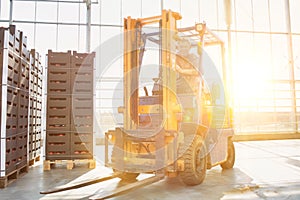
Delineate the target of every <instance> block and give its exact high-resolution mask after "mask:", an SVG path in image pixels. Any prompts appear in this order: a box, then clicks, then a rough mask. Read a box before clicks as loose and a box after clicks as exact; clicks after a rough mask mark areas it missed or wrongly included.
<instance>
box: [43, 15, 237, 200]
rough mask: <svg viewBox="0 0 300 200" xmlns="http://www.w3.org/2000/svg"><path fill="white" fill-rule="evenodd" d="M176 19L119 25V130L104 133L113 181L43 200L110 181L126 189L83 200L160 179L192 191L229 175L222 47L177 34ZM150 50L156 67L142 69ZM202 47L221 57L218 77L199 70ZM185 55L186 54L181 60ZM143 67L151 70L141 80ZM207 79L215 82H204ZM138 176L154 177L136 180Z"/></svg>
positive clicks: (215, 40) (202, 32)
mask: <svg viewBox="0 0 300 200" xmlns="http://www.w3.org/2000/svg"><path fill="white" fill-rule="evenodd" d="M180 19H181V16H180V14H179V13H177V12H173V11H171V10H163V11H162V14H161V15H159V16H153V17H149V18H139V19H133V18H131V17H127V18H125V19H124V55H123V56H124V57H123V61H124V69H123V72H124V78H123V84H124V99H123V100H124V104H123V106H122V107H119V108H118V113H120V114H122V115H123V126H122V127H117V128H115V129H114V130H109V131H107V132H106V133H105V166H107V167H111V168H112V169H113V172H114V173H113V174H112V175H110V176H108V177H103V178H100V179H95V180H88V181H86V182H83V183H81V184H77V185H73V186H68V187H58V188H54V189H53V190H49V191H44V192H41V193H42V194H49V193H54V192H59V191H64V190H69V189H75V188H78V187H82V186H86V185H90V184H94V183H97V182H101V181H105V180H109V179H113V178H117V177H118V178H120V179H122V180H124V181H129V184H127V185H125V186H123V187H120V188H117V189H116V190H115V191H112V193H110V194H105V195H102V194H100V195H96V196H93V197H91V198H90V199H104V198H110V197H113V196H117V195H119V194H122V193H123V192H126V191H129V190H131V189H133V188H137V187H142V186H145V185H148V184H151V183H154V182H157V181H160V180H162V179H164V178H165V177H177V176H178V177H179V178H180V180H181V181H182V182H183V183H185V184H186V185H198V184H201V183H202V182H203V181H204V179H205V176H206V170H207V169H210V168H212V167H214V166H217V165H220V166H221V167H222V168H223V169H230V168H232V167H233V165H234V162H235V149H234V144H233V141H232V136H233V134H234V131H233V125H232V124H233V121H232V109H231V107H230V104H229V101H228V100H227V99H228V98H226V94H225V93H226V92H222V91H226V84H227V82H226V78H227V74H226V69H225V58H224V52H225V50H224V49H225V48H224V42H223V41H222V40H221V39H220V38H219V37H218V36H216V35H215V34H214V33H213V32H212V31H210V30H209V29H208V28H207V27H206V24H205V23H196V24H195V25H194V26H191V27H186V28H177V21H178V20H180ZM149 46H150V49H151V48H152V47H154V46H156V51H157V52H158V53H157V54H158V56H157V60H158V61H157V64H155V65H151V66H149V65H144V64H143V62H146V54H147V51H149V48H148V47H149ZM206 47H216V48H217V49H218V50H219V51H220V53H219V54H220V63H221V66H220V71H218V70H213V69H211V68H212V66H205V64H203V63H204V59H205V58H204V57H205V52H204V49H205V48H206ZM184 48H185V50H186V54H182V53H181V51H182V49H184ZM151 59H152V58H150V60H151ZM151 62H152V63H153V60H151ZM205 63H207V62H205ZM147 67H150V68H151V69H150V70H148V71H147V69H146V73H144V75H143V70H145V69H143V68H147ZM209 73H214V75H215V76H213V77H216V78H211V76H210V78H207V79H206V76H207V77H208V76H209ZM145 74H146V76H147V78H148V79H147V81H146V83H144V82H143V81H144V80H145ZM152 75H153V77H151V76H152ZM151 80H152V83H151ZM150 90H151V91H150ZM111 146H112V151H110V147H111ZM110 153H111V155H110ZM109 158H110V159H109ZM145 173H147V174H153V176H151V177H150V178H146V179H143V180H141V181H137V180H136V178H137V177H138V176H139V175H140V174H145Z"/></svg>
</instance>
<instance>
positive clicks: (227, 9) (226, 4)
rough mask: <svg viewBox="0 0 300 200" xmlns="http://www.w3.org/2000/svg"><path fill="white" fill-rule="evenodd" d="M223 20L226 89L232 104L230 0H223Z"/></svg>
mask: <svg viewBox="0 0 300 200" xmlns="http://www.w3.org/2000/svg"><path fill="white" fill-rule="evenodd" d="M224 8H225V21H226V25H227V37H228V39H227V48H228V50H227V59H228V61H227V70H228V73H227V77H226V79H227V85H226V87H227V90H228V92H229V102H230V104H232V106H233V103H234V102H233V99H234V98H233V76H232V42H231V24H232V3H231V0H224Z"/></svg>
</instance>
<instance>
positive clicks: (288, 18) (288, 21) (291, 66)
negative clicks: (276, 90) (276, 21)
mask: <svg viewBox="0 0 300 200" xmlns="http://www.w3.org/2000/svg"><path fill="white" fill-rule="evenodd" d="M285 13H286V25H287V32H288V34H287V37H288V38H287V41H288V56H289V70H290V88H291V92H292V112H293V113H292V122H294V123H295V126H294V129H295V132H297V131H298V122H297V107H296V105H297V104H296V103H297V102H296V101H297V100H296V86H295V63H294V55H293V36H292V28H291V27H292V26H291V12H290V1H289V0H286V1H285Z"/></svg>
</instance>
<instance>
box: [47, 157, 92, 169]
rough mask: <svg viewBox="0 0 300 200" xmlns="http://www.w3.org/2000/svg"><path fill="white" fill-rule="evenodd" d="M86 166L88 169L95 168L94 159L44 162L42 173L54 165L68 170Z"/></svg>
mask: <svg viewBox="0 0 300 200" xmlns="http://www.w3.org/2000/svg"><path fill="white" fill-rule="evenodd" d="M82 164H88V168H89V169H94V168H95V167H96V161H95V160H94V159H82V160H44V164H43V166H44V171H49V170H51V169H52V168H54V167H55V166H56V165H65V166H66V168H67V169H68V170H71V169H73V168H74V166H75V165H82Z"/></svg>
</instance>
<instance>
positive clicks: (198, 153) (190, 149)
mask: <svg viewBox="0 0 300 200" xmlns="http://www.w3.org/2000/svg"><path fill="white" fill-rule="evenodd" d="M179 156H181V159H183V160H184V171H182V172H180V174H179V175H180V178H181V180H182V181H183V182H184V183H185V184H186V185H198V184H201V183H202V182H203V181H204V179H205V176H206V168H207V160H206V159H207V158H206V157H207V156H206V155H205V146H204V143H203V141H202V139H201V137H200V136H198V135H195V136H194V135H188V136H186V137H185V139H184V144H183V145H181V146H180V147H179Z"/></svg>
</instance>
